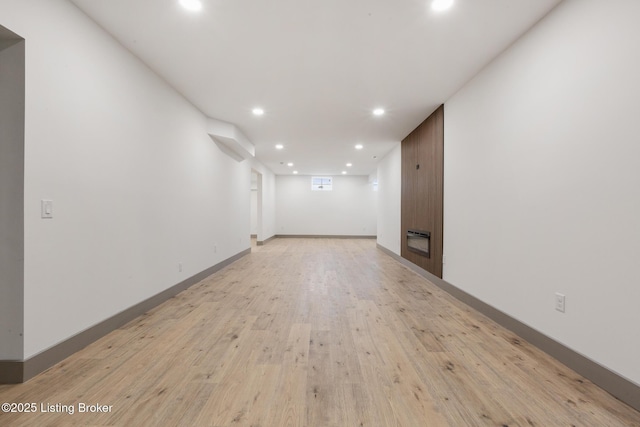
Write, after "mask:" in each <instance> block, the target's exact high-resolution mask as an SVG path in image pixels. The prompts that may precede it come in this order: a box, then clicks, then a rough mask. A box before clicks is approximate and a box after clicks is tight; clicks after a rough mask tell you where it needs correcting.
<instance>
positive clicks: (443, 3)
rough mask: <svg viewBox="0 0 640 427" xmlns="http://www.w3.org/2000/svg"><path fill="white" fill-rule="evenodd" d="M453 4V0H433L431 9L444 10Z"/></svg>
mask: <svg viewBox="0 0 640 427" xmlns="http://www.w3.org/2000/svg"><path fill="white" fill-rule="evenodd" d="M451 6H453V0H433V1H432V2H431V9H433V10H435V11H436V12H442V11H443V10H447V9H449V8H450V7H451Z"/></svg>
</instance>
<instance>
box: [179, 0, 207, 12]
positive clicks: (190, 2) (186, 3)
mask: <svg viewBox="0 0 640 427" xmlns="http://www.w3.org/2000/svg"><path fill="white" fill-rule="evenodd" d="M180 5H181V6H182V7H184V8H185V9H187V10H190V11H191V12H198V11H199V10H201V9H202V2H201V1H200V0H180Z"/></svg>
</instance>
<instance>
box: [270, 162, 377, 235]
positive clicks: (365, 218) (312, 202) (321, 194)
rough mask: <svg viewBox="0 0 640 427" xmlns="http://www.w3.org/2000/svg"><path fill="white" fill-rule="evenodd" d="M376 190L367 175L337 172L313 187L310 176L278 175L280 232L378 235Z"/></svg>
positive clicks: (278, 227)
mask: <svg viewBox="0 0 640 427" xmlns="http://www.w3.org/2000/svg"><path fill="white" fill-rule="evenodd" d="M376 194H377V192H374V191H373V186H372V185H371V184H370V183H369V182H368V177H367V176H335V177H333V191H312V190H311V177H310V176H289V175H278V176H276V219H277V220H276V224H277V234H282V235H343V236H375V235H376Z"/></svg>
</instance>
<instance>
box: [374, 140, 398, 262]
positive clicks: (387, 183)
mask: <svg viewBox="0 0 640 427" xmlns="http://www.w3.org/2000/svg"><path fill="white" fill-rule="evenodd" d="M401 172H402V149H401V144H400V143H398V144H397V145H396V146H395V147H394V148H393V149H392V150H391V151H390V152H389V154H387V155H386V156H385V157H384V158H383V159H382V160H380V163H378V241H377V243H378V244H379V245H380V246H384V247H385V248H386V249H389V250H390V251H392V252H394V253H396V254H398V255H400V235H401V232H400V230H401V224H400V207H401V192H402V173H401Z"/></svg>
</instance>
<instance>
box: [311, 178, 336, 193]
mask: <svg viewBox="0 0 640 427" xmlns="http://www.w3.org/2000/svg"><path fill="white" fill-rule="evenodd" d="M311 189H312V190H313V191H331V190H333V178H331V177H330V176H314V177H312V178H311Z"/></svg>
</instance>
